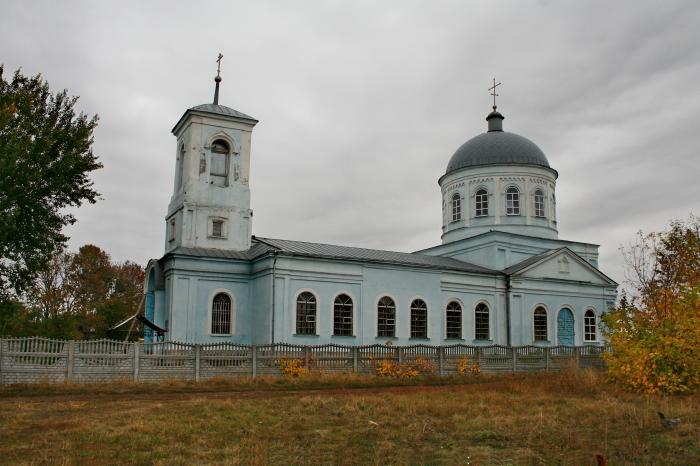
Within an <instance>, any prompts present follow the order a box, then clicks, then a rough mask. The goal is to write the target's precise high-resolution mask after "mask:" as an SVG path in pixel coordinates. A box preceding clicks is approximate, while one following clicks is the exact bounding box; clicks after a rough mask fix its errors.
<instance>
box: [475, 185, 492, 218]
mask: <svg viewBox="0 0 700 466" xmlns="http://www.w3.org/2000/svg"><path fill="white" fill-rule="evenodd" d="M481 190H484V191H486V215H477V213H476V212H477V208H476V193H478V192H479V191H481ZM472 199H474V215H473V217H474V218H486V217H490V216H491V192H489V189H488V188H487V187H486V186H478V187H477V188H476V189H475V190H474V194H473V196H472Z"/></svg>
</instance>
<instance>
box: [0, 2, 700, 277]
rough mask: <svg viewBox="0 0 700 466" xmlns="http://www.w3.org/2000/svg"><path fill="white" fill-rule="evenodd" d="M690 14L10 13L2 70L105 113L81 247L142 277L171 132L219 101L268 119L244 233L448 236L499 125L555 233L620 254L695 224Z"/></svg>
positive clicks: (684, 5) (79, 8)
mask: <svg viewBox="0 0 700 466" xmlns="http://www.w3.org/2000/svg"><path fill="white" fill-rule="evenodd" d="M699 23H700V5H698V4H697V2H693V1H666V2H663V3H660V2H652V1H635V2H614V3H611V2H603V1H590V2H576V1H567V2H522V1H511V2H497V3H496V2H485V1H484V2H458V1H451V2H447V1H445V2H429V3H428V2H406V1H400V2H399V1H387V2H352V3H347V2H320V1H319V2H312V1H307V2H296V3H291V2H228V1H226V2H207V3H205V4H199V3H198V4H195V3H192V2H148V3H145V2H119V3H110V4H106V3H105V2H60V3H59V2H49V1H46V2H31V3H28V2H21V1H12V0H11V1H7V0H6V1H5V2H4V5H3V15H2V16H0V44H2V46H1V47H0V61H1V62H2V63H4V64H5V68H6V70H8V71H11V70H14V69H15V68H17V67H22V68H23V70H24V72H25V73H30V74H33V73H37V72H41V73H42V74H43V75H44V76H45V77H46V79H47V80H48V81H49V82H50V84H51V85H52V87H53V88H54V89H58V88H64V87H65V88H68V89H69V91H70V92H71V93H72V94H76V95H80V96H81V100H80V104H79V105H80V108H81V109H83V110H84V111H85V112H87V113H96V112H97V113H99V114H100V118H101V123H100V127H99V129H98V131H97V133H96V142H95V151H96V153H98V154H99V155H100V157H101V160H102V161H103V163H104V165H105V168H104V169H103V170H101V171H100V172H99V173H97V174H96V175H95V177H94V178H95V182H96V185H97V187H98V189H99V190H100V192H102V193H103V200H102V201H101V202H99V203H98V204H96V205H94V206H85V207H82V208H80V209H79V210H78V211H77V215H78V218H79V223H78V224H77V225H75V226H74V227H72V228H70V229H69V231H68V233H69V234H70V235H71V236H72V240H71V246H72V247H74V248H77V247H78V246H80V245H81V244H84V243H87V242H91V243H95V244H98V245H99V246H101V247H104V248H105V249H107V250H108V251H109V252H110V253H111V254H112V255H113V256H114V257H115V258H117V259H133V260H137V261H139V262H141V263H144V262H145V261H146V260H147V259H148V258H150V257H157V256H159V255H160V254H161V253H162V249H163V230H164V221H163V216H164V214H165V210H166V207H167V203H168V201H169V198H170V194H171V191H172V186H173V173H174V157H175V145H174V142H175V141H174V139H173V137H172V136H171V135H170V129H171V127H172V125H173V124H174V123H175V122H176V121H177V119H178V118H179V117H180V115H181V114H182V112H183V111H184V110H185V109H186V108H188V107H190V106H193V105H196V104H199V103H204V102H208V101H210V100H211V98H212V91H213V85H212V84H213V83H212V78H213V75H214V58H215V57H216V53H218V52H219V51H221V52H222V53H223V54H224V55H225V58H224V61H223V76H224V81H223V83H222V97H221V102H222V103H223V104H225V105H228V106H231V107H233V108H236V109H238V110H240V111H242V112H245V113H248V114H251V115H253V116H255V117H257V118H258V119H260V123H259V124H258V126H257V128H256V130H255V132H254V135H253V154H252V157H253V160H252V178H251V185H252V199H253V200H252V202H253V208H254V210H255V221H254V226H253V228H254V233H255V234H258V235H261V236H271V237H283V238H290V239H305V240H310V241H324V242H331V243H342V244H350V245H358V246H365V247H376V248H386V249H395V250H415V249H419V248H424V247H428V246H430V245H433V244H436V243H438V242H439V238H440V215H441V205H440V202H441V201H440V194H439V189H438V186H437V178H438V177H439V176H440V175H441V174H442V173H443V172H444V169H445V166H446V164H447V161H448V160H449V158H450V156H451V155H452V153H453V152H454V151H455V150H456V149H457V147H459V146H460V145H461V144H462V143H463V142H464V141H465V140H467V139H468V138H470V137H472V136H474V135H476V134H477V133H479V132H482V131H484V129H485V122H484V117H485V116H486V113H487V112H488V111H489V106H490V102H489V98H488V95H487V93H486V88H487V87H488V85H489V82H490V79H491V78H492V77H493V76H496V77H497V78H498V79H499V80H500V81H502V82H503V86H502V90H501V97H500V100H499V109H500V110H502V111H503V113H504V114H505V115H506V120H505V126H506V129H507V130H510V131H514V132H517V133H520V134H523V135H526V136H527V137H529V138H531V139H532V140H534V141H535V142H536V143H537V144H538V145H540V147H541V148H542V149H543V150H544V151H545V153H547V155H548V157H549V159H550V163H551V164H552V166H554V167H555V168H556V169H557V170H558V171H559V173H560V178H559V186H558V210H559V226H560V236H561V237H562V238H566V239H572V240H580V241H589V242H594V243H599V244H601V266H602V268H603V269H604V270H605V271H607V272H609V273H610V274H611V275H612V276H613V277H614V278H616V279H618V280H622V278H623V265H622V259H621V257H620V255H619V253H618V251H617V248H618V246H619V245H620V244H625V243H627V242H628V241H630V240H631V239H633V236H634V233H635V231H637V230H638V229H640V228H642V229H645V230H659V229H662V228H664V226H665V225H667V223H668V221H669V220H670V219H672V218H678V217H681V218H683V217H687V215H688V214H689V213H690V212H691V211H692V212H696V213H697V212H699V211H700V208H699V207H700V188H699V186H700V183H697V181H696V179H697V176H698V173H700V162H699V160H700V158H699V157H698V147H700V144H698V143H699V142H700V141H699V139H700V135H699V134H700V133H698V131H697V122H698V121H700V80H698V79H697V76H698V74H699V73H700V48H699V47H697V40H698V34H697V31H696V29H697V24H699Z"/></svg>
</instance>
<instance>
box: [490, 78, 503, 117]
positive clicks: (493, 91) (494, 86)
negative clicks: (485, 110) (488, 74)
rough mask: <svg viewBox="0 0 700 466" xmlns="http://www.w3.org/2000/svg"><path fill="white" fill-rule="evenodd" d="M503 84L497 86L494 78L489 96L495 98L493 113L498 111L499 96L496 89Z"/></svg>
mask: <svg viewBox="0 0 700 466" xmlns="http://www.w3.org/2000/svg"><path fill="white" fill-rule="evenodd" d="M500 85H501V83H498V84H496V78H493V86H491V87H489V91H491V92H490V93H489V95H492V96H493V111H494V112H495V111H496V97H498V94H496V88H497V87H498V86H500Z"/></svg>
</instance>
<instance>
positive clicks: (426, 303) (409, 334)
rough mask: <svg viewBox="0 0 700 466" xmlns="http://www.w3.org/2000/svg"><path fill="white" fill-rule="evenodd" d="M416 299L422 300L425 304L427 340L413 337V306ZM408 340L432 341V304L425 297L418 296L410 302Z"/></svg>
mask: <svg viewBox="0 0 700 466" xmlns="http://www.w3.org/2000/svg"><path fill="white" fill-rule="evenodd" d="M416 299H420V300H422V301H423V302H424V303H425V338H421V337H411V304H413V301H415V300H416ZM407 338H409V339H410V338H414V339H418V340H430V302H428V300H427V299H425V298H424V297H423V296H420V295H416V296H413V297H411V299H409V300H408V336H407Z"/></svg>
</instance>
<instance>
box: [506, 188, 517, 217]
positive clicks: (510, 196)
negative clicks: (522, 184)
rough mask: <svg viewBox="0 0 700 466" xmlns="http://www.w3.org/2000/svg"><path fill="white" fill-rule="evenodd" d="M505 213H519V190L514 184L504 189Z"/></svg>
mask: <svg viewBox="0 0 700 466" xmlns="http://www.w3.org/2000/svg"><path fill="white" fill-rule="evenodd" d="M506 215H520V191H518V188H516V187H515V186H511V187H510V188H508V189H506Z"/></svg>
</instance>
